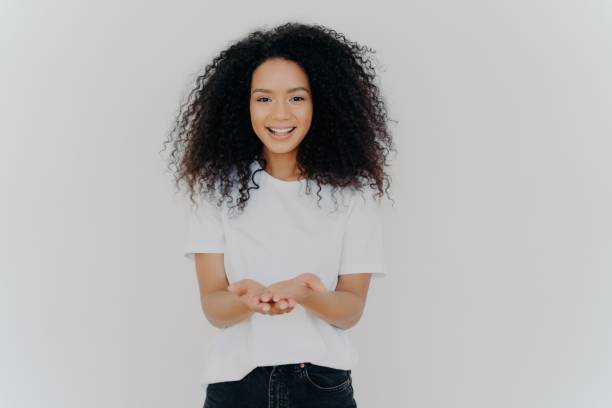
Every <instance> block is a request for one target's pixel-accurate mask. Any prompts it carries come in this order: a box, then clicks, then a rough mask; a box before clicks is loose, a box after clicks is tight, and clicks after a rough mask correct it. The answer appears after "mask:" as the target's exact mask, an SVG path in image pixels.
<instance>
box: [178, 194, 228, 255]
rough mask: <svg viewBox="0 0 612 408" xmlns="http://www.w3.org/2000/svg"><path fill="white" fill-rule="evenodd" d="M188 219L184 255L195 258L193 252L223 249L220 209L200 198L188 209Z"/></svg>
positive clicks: (223, 236) (213, 251) (217, 251)
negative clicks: (195, 204) (193, 206)
mask: <svg viewBox="0 0 612 408" xmlns="http://www.w3.org/2000/svg"><path fill="white" fill-rule="evenodd" d="M188 220H189V221H188V225H187V238H186V243H185V247H184V248H185V249H184V255H185V257H187V258H189V259H195V256H194V254H195V253H199V252H202V253H207V252H210V253H223V252H224V251H225V232H224V230H223V222H222V219H221V209H220V208H219V207H217V205H216V204H215V203H213V202H211V201H209V200H208V199H205V198H201V199H200V200H199V202H198V205H197V206H196V207H195V208H191V209H190V212H189V217H188Z"/></svg>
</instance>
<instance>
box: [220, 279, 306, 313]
mask: <svg viewBox="0 0 612 408" xmlns="http://www.w3.org/2000/svg"><path fill="white" fill-rule="evenodd" d="M227 290H228V291H230V292H232V293H234V294H235V295H236V296H238V298H239V299H240V300H242V302H244V304H245V305H247V307H248V308H249V309H250V310H252V311H254V312H257V313H261V314H266V315H277V314H283V313H289V312H291V311H292V310H293V308H294V306H295V304H296V302H295V300H293V299H286V298H278V300H277V301H262V300H261V295H262V294H263V293H265V291H266V287H265V286H264V285H262V284H261V283H259V282H257V281H256V280H253V279H242V280H240V281H237V282H234V283H232V284H231V285H229V286H228V288H227Z"/></svg>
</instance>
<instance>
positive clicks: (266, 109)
mask: <svg viewBox="0 0 612 408" xmlns="http://www.w3.org/2000/svg"><path fill="white" fill-rule="evenodd" d="M250 112H251V125H252V126H253V130H254V131H255V133H256V134H257V137H259V139H260V140H261V141H262V143H263V149H264V152H263V153H264V156H265V157H267V158H272V159H274V158H275V157H277V156H278V155H290V156H293V157H295V156H296V155H297V147H298V145H299V144H300V142H301V141H302V140H303V139H304V137H305V136H306V134H307V133H308V130H309V129H310V124H311V123H312V98H311V90H310V84H309V81H308V77H307V75H306V73H305V72H304V71H303V70H302V68H301V67H300V66H299V65H298V64H296V63H295V62H292V61H288V60H284V59H280V58H273V59H268V60H267V61H265V62H264V63H262V64H261V65H260V66H259V67H257V69H255V71H254V72H253V76H252V79H251V100H250ZM287 130H289V132H287Z"/></svg>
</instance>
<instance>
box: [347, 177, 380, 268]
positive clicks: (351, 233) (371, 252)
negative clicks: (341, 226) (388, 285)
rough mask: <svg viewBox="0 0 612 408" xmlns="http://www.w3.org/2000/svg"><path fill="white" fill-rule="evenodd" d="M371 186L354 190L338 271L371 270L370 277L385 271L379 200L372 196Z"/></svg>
mask: <svg viewBox="0 0 612 408" xmlns="http://www.w3.org/2000/svg"><path fill="white" fill-rule="evenodd" d="M372 191H373V190H372V189H369V190H368V189H366V191H364V192H363V193H362V192H359V191H357V192H356V194H355V196H354V197H353V199H352V203H351V207H350V208H349V213H348V218H347V223H346V228H345V231H344V240H343V243H342V255H341V261H340V270H339V272H338V274H339V275H347V274H351V273H371V274H372V277H375V278H379V277H384V276H386V274H387V270H386V265H385V251H384V247H383V228H382V202H381V200H378V199H376V197H373V192H372Z"/></svg>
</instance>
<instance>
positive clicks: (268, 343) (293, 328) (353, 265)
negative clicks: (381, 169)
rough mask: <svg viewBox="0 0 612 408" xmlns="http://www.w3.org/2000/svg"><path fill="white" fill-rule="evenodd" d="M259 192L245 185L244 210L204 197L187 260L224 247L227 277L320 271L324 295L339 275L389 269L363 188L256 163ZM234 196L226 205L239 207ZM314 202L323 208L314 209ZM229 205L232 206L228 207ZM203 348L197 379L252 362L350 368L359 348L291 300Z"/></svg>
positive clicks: (375, 208) (274, 278)
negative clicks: (288, 176)
mask: <svg viewBox="0 0 612 408" xmlns="http://www.w3.org/2000/svg"><path fill="white" fill-rule="evenodd" d="M259 169H261V171H257V172H256V173H255V174H254V176H253V179H254V181H255V182H256V183H257V184H258V185H259V189H251V190H250V191H249V193H250V198H249V200H248V202H247V203H246V207H245V208H244V212H243V213H238V216H232V215H230V213H228V211H227V208H228V207H227V203H226V202H224V203H223V206H222V207H217V206H216V204H215V203H214V202H213V201H209V200H208V199H205V198H203V196H202V198H201V199H200V201H199V203H198V204H199V205H198V207H197V208H196V209H195V210H193V211H191V213H190V217H191V218H190V223H189V234H188V239H187V243H186V246H185V252H184V254H185V256H186V257H187V258H189V259H192V260H193V259H194V255H193V254H194V253H199V252H204V253H206V252H212V253H224V264H225V272H226V274H227V279H228V281H229V283H230V284H231V283H233V282H236V281H239V280H241V279H246V278H250V279H254V280H256V281H258V282H259V283H261V284H262V285H264V286H268V285H270V284H272V283H274V282H278V281H280V280H286V279H290V278H293V277H295V276H297V275H299V274H301V273H304V272H312V273H314V274H316V275H317V276H318V277H319V278H320V279H321V281H322V282H323V284H324V285H325V286H326V287H327V289H328V290H329V291H334V290H335V288H336V285H337V283H338V275H345V274H352V273H372V274H373V275H372V277H382V276H384V275H385V274H386V267H385V260H384V250H383V236H382V222H381V221H382V218H381V215H382V213H381V211H382V208H381V202H380V200H377V199H375V198H374V197H373V192H374V190H373V189H372V188H371V187H369V186H366V187H364V188H363V192H360V191H357V190H353V189H348V188H345V189H336V191H335V192H334V197H335V198H336V200H337V208H336V203H335V202H334V200H333V197H332V195H331V190H332V188H331V187H330V186H327V185H322V186H321V188H322V189H321V191H320V192H319V193H320V195H321V196H322V199H321V201H318V200H319V197H318V196H317V190H318V187H317V184H316V182H314V181H312V180H311V181H309V184H310V193H309V194H306V193H305V187H306V181H305V180H298V181H284V180H281V179H278V178H275V177H273V176H271V175H270V174H269V173H267V172H266V171H265V170H263V169H262V167H261V166H260V164H259V162H257V161H254V162H253V163H252V165H251V171H252V172H255V171H256V170H259ZM235 203H236V199H234V201H233V203H232V205H235ZM319 205H320V207H319ZM234 210H235V209H234ZM217 330H218V332H217V335H216V337H215V339H214V341H213V344H212V347H211V348H210V349H209V350H208V352H207V353H206V355H207V357H206V362H205V367H204V370H203V372H202V377H201V381H202V385H203V386H206V385H207V384H209V383H214V382H220V381H236V380H240V379H242V378H243V377H244V376H246V375H247V374H248V373H249V372H250V371H251V370H253V369H254V368H256V367H257V366H264V365H280V364H294V363H301V362H311V363H313V364H318V365H323V366H327V367H332V368H339V369H344V370H348V369H351V368H353V367H354V366H355V364H356V363H357V360H358V353H357V351H356V349H355V348H354V346H353V344H352V343H351V341H350V339H349V337H348V333H347V332H348V330H345V329H340V328H338V327H335V326H333V325H331V324H329V323H328V322H326V321H324V320H322V319H320V318H319V317H317V316H315V315H314V314H313V313H311V312H310V311H308V309H306V308H304V307H303V306H301V305H299V304H297V305H296V306H295V308H294V309H293V310H292V311H291V312H289V313H284V314H280V315H274V316H270V315H264V314H261V313H254V314H253V315H252V316H251V317H250V318H248V319H245V320H242V321H240V322H238V323H236V324H234V325H232V326H230V327H226V328H222V329H219V328H217Z"/></svg>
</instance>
